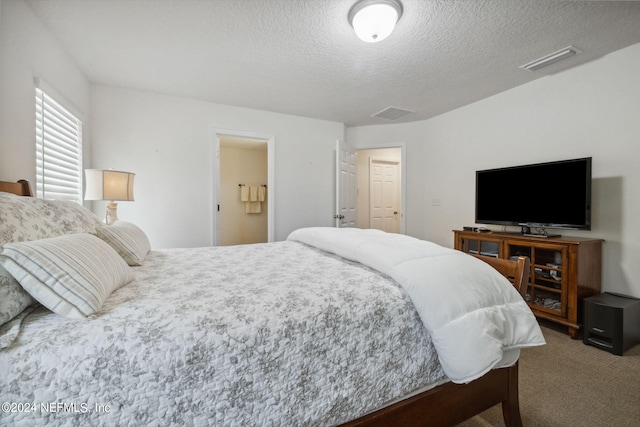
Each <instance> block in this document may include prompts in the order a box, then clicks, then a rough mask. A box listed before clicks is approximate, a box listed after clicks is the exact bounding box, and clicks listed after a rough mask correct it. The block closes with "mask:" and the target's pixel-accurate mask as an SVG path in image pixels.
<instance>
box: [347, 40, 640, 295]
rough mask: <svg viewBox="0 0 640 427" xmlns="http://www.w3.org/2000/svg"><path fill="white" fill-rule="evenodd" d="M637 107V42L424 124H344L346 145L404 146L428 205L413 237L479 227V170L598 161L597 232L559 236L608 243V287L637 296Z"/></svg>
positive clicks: (410, 222)
mask: <svg viewBox="0 0 640 427" xmlns="http://www.w3.org/2000/svg"><path fill="white" fill-rule="evenodd" d="M639 112H640V44H637V45H634V46H631V47H629V48H626V49H623V50H620V51H618V52H615V53H612V54H610V55H607V56H605V57H603V58H600V59H598V60H596V61H593V62H591V63H588V64H585V65H582V66H579V67H576V68H573V69H570V70H567V71H565V72H562V73H559V74H556V75H551V76H548V77H544V78H541V79H538V80H536V81H534V82H532V83H529V84H526V85H523V86H520V87H517V88H515V89H512V90H509V91H507V92H504V93H501V94H499V95H496V96H493V97H491V98H488V99H485V100H482V101H479V102H477V103H474V104H472V105H468V106H465V107H463V108H460V109H458V110H455V111H452V112H450V113H447V114H443V115H441V116H438V117H435V118H433V119H430V120H426V121H423V122H421V123H415V124H409V125H385V126H369V127H361V128H352V129H347V141H348V142H349V143H351V144H353V145H367V144H370V143H376V144H384V142H385V141H389V140H391V139H394V138H401V139H402V140H404V141H406V142H407V157H408V159H409V164H408V165H407V176H408V181H409V183H410V184H411V185H412V186H420V187H421V191H420V194H419V195H417V194H416V193H417V191H416V189H415V188H414V189H413V190H412V191H411V194H410V195H409V196H408V200H407V203H408V204H413V203H417V204H418V205H420V206H421V207H423V209H424V210H423V211H422V214H421V215H419V214H416V215H411V216H409V215H408V216H407V230H408V234H412V235H416V236H417V237H424V238H427V239H429V240H432V241H434V242H437V243H439V244H442V245H446V246H453V233H452V232H451V230H452V229H459V228H461V227H462V226H465V225H472V224H473V223H474V197H475V195H474V194H475V171H476V170H479V169H487V168H492V167H501V166H511V165H519V164H527V163H534V162H543V161H551V160H561V159H569V158H577V157H589V156H591V157H593V206H592V208H593V212H592V230H591V231H589V232H586V231H582V232H579V231H563V232H562V234H564V235H576V236H585V237H595V238H602V239H605V240H606V242H605V243H604V247H603V248H604V249H603V252H604V254H603V288H604V290H605V291H612V292H620V293H624V294H628V295H634V296H637V297H640V215H639V212H640V190H639V189H638V188H639V187H640V119H639V118H638V114H639ZM412 151H416V152H417V151H421V153H420V159H419V160H416V159H415V158H414V156H412V155H410V154H409V152H412ZM416 196H417V198H418V199H419V200H418V201H417V202H416V201H413V200H412V197H416ZM539 196H540V197H542V198H546V199H550V198H552V197H554V196H558V197H561V189H560V188H558V189H557V190H555V191H550V192H549V193H547V194H540V195H539ZM434 199H439V200H440V206H433V200H434ZM415 211H416V210H414V212H415ZM417 230H423V232H422V233H418V232H416V231H417Z"/></svg>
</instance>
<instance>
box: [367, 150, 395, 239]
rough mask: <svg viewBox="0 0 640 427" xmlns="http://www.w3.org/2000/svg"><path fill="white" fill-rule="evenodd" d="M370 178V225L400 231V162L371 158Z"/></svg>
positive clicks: (383, 229)
mask: <svg viewBox="0 0 640 427" xmlns="http://www.w3.org/2000/svg"><path fill="white" fill-rule="evenodd" d="M369 180H370V181H369V203H370V208H369V215H370V218H369V226H370V227H371V228H376V229H378V230H382V231H386V232H389V233H399V232H400V209H399V206H400V203H399V199H400V198H399V194H400V193H399V192H398V162H396V161H388V160H376V159H371V161H370V165H369Z"/></svg>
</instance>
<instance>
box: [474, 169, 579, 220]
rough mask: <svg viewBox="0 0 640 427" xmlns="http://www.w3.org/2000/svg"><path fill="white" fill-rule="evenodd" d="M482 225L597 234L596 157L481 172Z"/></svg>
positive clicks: (478, 197) (479, 210)
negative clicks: (594, 199)
mask: <svg viewBox="0 0 640 427" xmlns="http://www.w3.org/2000/svg"><path fill="white" fill-rule="evenodd" d="M476 223H479V224H501V225H523V226H531V227H547V228H571V229H581V230H590V229H591V157H587V158H582V159H573V160H563V161H558V162H549V163H538V164H532V165H525V166H515V167H508V168H501V169H490V170H482V171H477V172H476Z"/></svg>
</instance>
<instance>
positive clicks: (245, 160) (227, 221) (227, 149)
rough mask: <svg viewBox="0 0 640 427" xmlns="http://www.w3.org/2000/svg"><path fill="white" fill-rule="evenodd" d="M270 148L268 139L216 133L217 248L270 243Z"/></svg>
mask: <svg viewBox="0 0 640 427" xmlns="http://www.w3.org/2000/svg"><path fill="white" fill-rule="evenodd" d="M272 145H273V138H271V137H265V136H259V135H253V134H246V133H244V134H242V133H235V132H234V133H216V166H217V167H216V168H215V170H216V171H217V172H218V173H217V177H215V178H217V185H216V186H214V188H217V197H214V200H217V202H216V206H214V210H215V212H216V215H215V216H216V221H215V227H214V230H215V231H214V233H215V237H214V244H215V245H216V246H229V245H242V244H249V243H266V242H269V241H271V239H272V238H271V236H272V228H273V227H272V224H273V221H272V218H271V216H272V215H271V214H272V212H273V209H272V206H271V201H272V198H271V197H270V192H271V191H273V188H270V184H271V182H270V181H271V180H270V171H271V169H272V167H271V163H270V157H271V156H270V153H271V152H272Z"/></svg>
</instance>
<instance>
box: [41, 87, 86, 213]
mask: <svg viewBox="0 0 640 427" xmlns="http://www.w3.org/2000/svg"><path fill="white" fill-rule="evenodd" d="M36 196H37V197H40V198H43V199H56V200H69V201H73V202H77V203H82V122H81V121H80V120H79V119H78V118H77V117H76V116H74V115H73V114H72V113H71V112H69V110H67V109H66V108H64V107H63V106H62V105H60V104H59V103H58V102H56V101H55V100H54V99H53V98H51V97H50V96H49V95H47V94H46V93H45V92H44V91H43V90H42V89H40V88H36Z"/></svg>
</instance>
